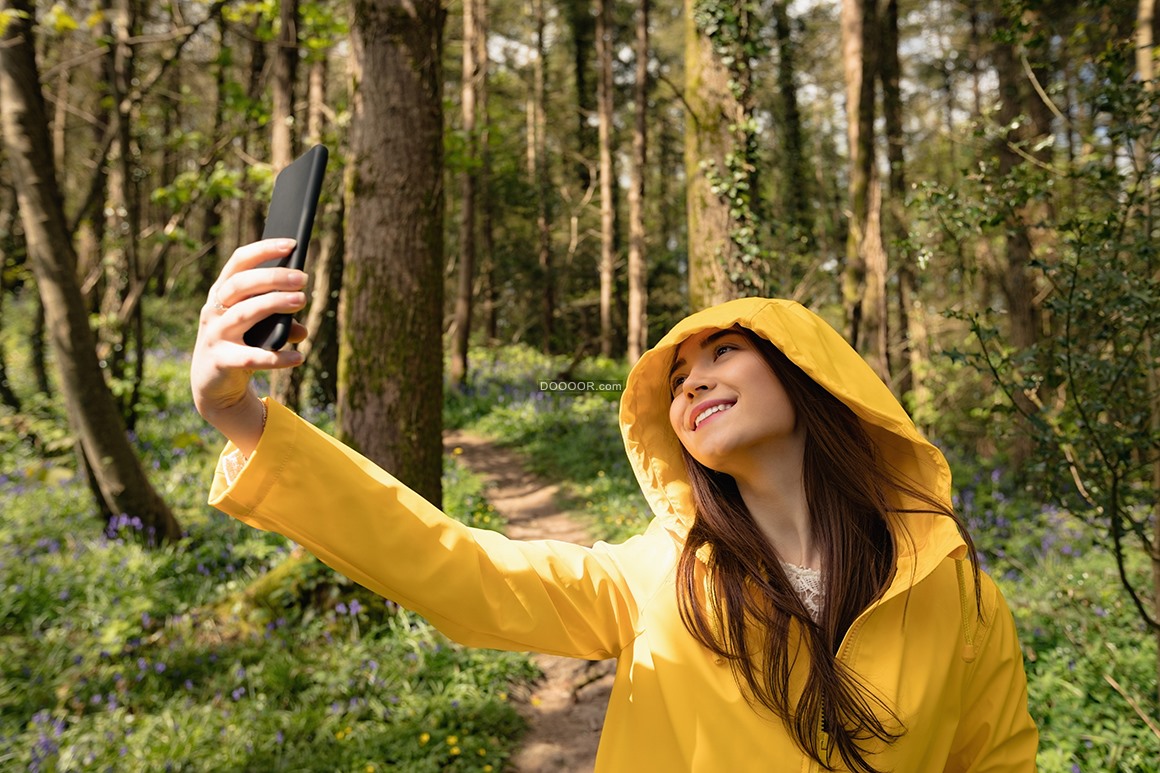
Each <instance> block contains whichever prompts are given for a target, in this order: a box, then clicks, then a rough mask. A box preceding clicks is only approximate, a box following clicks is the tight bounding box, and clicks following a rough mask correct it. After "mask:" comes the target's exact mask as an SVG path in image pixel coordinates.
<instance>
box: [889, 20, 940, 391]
mask: <svg viewBox="0 0 1160 773" xmlns="http://www.w3.org/2000/svg"><path fill="white" fill-rule="evenodd" d="M885 10H886V13H885V16H884V17H883V19H882V34H881V36H880V40H881V42H882V48H881V50H880V52H879V62H878V64H879V68H878V69H879V78H880V80H881V82H882V115H883V118H884V119H885V124H886V158H887V162H888V163H889V166H890V180H889V188H888V190H889V197H888V201H889V205H888V207H887V211H888V212H889V218H888V220H887V223H886V224H885V225H884V226H883V233H884V234H885V235H886V237H887V239H886V240H887V242H888V243H889V244H891V245H892V247H893V251H894V256H895V258H894V263H895V265H896V266H897V267H898V282H897V286H896V296H895V308H897V310H898V358H897V360H895V361H896V362H897V366H896V367H895V368H894V369H893V370H894V371H895V383H894V387H895V391H896V394H898V396H899V397H900V398H901V400H902V403H903V405H905V406H906V407H907V408H908V409H909V410H910V411H911V412H912V413H913V411H914V409H915V407H916V406H915V404H914V395H915V383H914V378H915V375H914V374H915V368H914V364H915V362H914V361H915V357H916V354H915V348H914V345H913V344H912V340H913V339H914V337H915V335H916V333H917V329H915V328H912V326H911V314H912V312H911V308H910V305H911V304H912V303H915V302H916V301H917V299H918V295H917V292H916V287H915V272H914V255H913V254H912V253H911V251H910V248H909V246H908V245H909V244H910V239H909V237H910V224H909V222H908V218H907V215H906V161H905V158H904V156H903V149H904V147H905V145H906V138H905V137H904V136H903V131H902V89H901V87H900V81H901V78H902V65H901V63H900V61H899V59H898V0H887V3H886V9H885ZM952 146H953V144H952Z"/></svg>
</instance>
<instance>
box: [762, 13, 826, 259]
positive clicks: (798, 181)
mask: <svg viewBox="0 0 1160 773" xmlns="http://www.w3.org/2000/svg"><path fill="white" fill-rule="evenodd" d="M771 7H772V11H773V21H774V34H775V36H776V38H777V89H778V95H779V97H780V101H781V115H780V116H779V119H780V122H781V128H782V131H781V135H782V147H783V148H784V153H785V167H786V170H785V177H784V181H785V182H784V185H783V186H782V187H783V190H784V193H783V201H784V206H783V209H784V211H785V213H786V217H787V220H788V226H789V228H788V234H787V236H788V239H789V241H790V242H791V243H792V244H794V245H795V247H796V248H797V249H800V250H802V251H804V252H806V253H810V252H813V251H814V249H815V247H816V239H815V237H814V217H813V212H812V211H811V209H810V202H811V196H810V192H811V190H812V189H813V187H814V186H813V183H812V180H811V179H810V173H809V159H807V158H806V148H805V136H804V134H803V133H802V117H801V110H800V108H799V107H798V98H797V78H796V64H795V61H796V52H795V51H794V43H793V36H792V34H791V28H790V18H789V12H788V11H787V10H786V3H785V2H782V1H781V0H776V1H775V2H773V3H772V4H771Z"/></svg>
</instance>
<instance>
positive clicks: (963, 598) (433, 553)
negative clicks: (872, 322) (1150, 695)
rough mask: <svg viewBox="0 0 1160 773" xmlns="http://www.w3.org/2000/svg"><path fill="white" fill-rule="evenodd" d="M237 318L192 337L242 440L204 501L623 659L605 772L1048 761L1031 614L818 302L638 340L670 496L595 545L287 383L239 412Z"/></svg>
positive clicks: (226, 424) (230, 433)
mask: <svg viewBox="0 0 1160 773" xmlns="http://www.w3.org/2000/svg"><path fill="white" fill-rule="evenodd" d="M255 262H256V261H255ZM232 270H240V271H247V270H249V269H247V268H246V266H245V265H244V264H242V265H239V263H235V264H233V266H232ZM255 281H258V277H257V276H256V275H255ZM261 281H268V282H269V283H270V285H271V289H274V286H275V284H276V282H277V281H279V278H278V277H273V276H271V277H269V278H268V279H266V280H261ZM232 330H233V329H232V328H230V327H229V326H224V325H213V324H210V325H205V326H203V328H202V337H203V340H201V341H199V344H198V347H197V350H196V351H195V354H194V358H193V360H194V361H193V372H194V391H195V394H198V395H199V398H200V399H199V400H198V403H197V404H198V405H199V408H200V409H202V410H203V415H206V416H207V417H208V418H210V419H211V421H213V420H214V419H216V418H218V417H222V416H225V417H228V418H227V420H225V421H221V422H220V423H219V426H220V427H221V428H222V430H223V432H224V433H225V434H226V435H227V437H230V438H231V439H233V438H235V436H236V439H237V440H240V441H241V442H240V444H239V443H231V444H230V445H228V446H227V447H226V449H225V452H224V453H223V462H222V465H221V466H220V467H219V473H218V475H217V476H216V477H215V481H214V486H213V491H212V493H211V502H212V503H213V504H214V505H215V506H217V507H218V508H220V509H222V510H224V511H225V512H227V513H230V514H231V515H233V516H234V517H236V518H238V519H240V520H242V521H244V522H246V523H248V524H250V525H252V526H255V527H257V528H261V529H270V530H276V531H279V532H281V533H283V534H285V535H287V536H289V537H290V538H292V539H294V540H295V541H297V542H298V543H300V544H302V545H303V546H305V547H306V548H308V549H309V550H311V551H312V552H314V553H315V554H316V555H317V556H318V557H319V558H321V559H322V560H323V561H325V562H326V563H328V564H330V565H331V566H333V567H335V568H336V569H338V570H339V571H341V572H343V573H345V574H347V575H348V576H349V577H351V578H352V579H354V580H356V581H357V582H359V583H362V584H363V585H365V586H367V587H368V588H371V589H372V590H374V591H376V592H378V593H381V594H382V595H384V596H387V597H388V598H390V599H392V600H394V601H396V602H398V603H399V604H402V605H404V606H406V607H408V608H411V609H413V610H415V611H417V612H419V613H421V614H423V615H424V616H426V617H427V618H428V620H430V621H431V622H432V623H434V624H435V625H436V626H437V627H438V628H440V629H441V630H442V631H443V632H444V633H446V634H447V635H449V636H450V637H452V638H454V639H456V640H458V641H460V642H462V643H464V644H468V645H472V646H479V647H493V648H501V649H516V650H530V651H537V652H545V653H550V654H558V655H567V656H571V657H578V658H586V659H606V658H615V659H616V660H617V667H616V678H615V683H614V685H613V691H612V695H611V698H610V700H609V707H608V715H607V718H606V721H605V724H604V732H603V735H602V737H601V742H600V749H599V753H598V756H597V762H596V768H597V770H599V771H625V770H639V771H658V772H660V771H664V772H665V773H671V771H682V770H690V771H694V770H695V771H712V772H716V771H722V770H728V771H768V770H770V769H776V770H795V771H796V770H801V771H807V770H808V771H817V770H821V769H822V768H825V769H827V770H837V769H841V770H853V771H865V772H869V771H885V770H897V771H924V772H925V771H976V770H977V771H982V770H987V771H1008V772H1010V773H1015V772H1016V771H1027V770H1033V769H1034V766H1035V762H1034V760H1035V749H1036V742H1037V733H1036V729H1035V726H1034V724H1033V723H1032V721H1031V718H1030V716H1029V715H1028V713H1027V692H1026V680H1025V677H1024V673H1023V664H1022V659H1021V656H1020V651H1019V644H1018V640H1017V638H1016V635H1015V630H1014V624H1013V621H1012V619H1011V615H1010V613H1009V612H1008V610H1007V607H1006V605H1005V603H1004V601H1003V599H1002V597H1001V595H1000V594H999V592H998V590H997V589H996V587H995V585H994V583H992V582H991V581H990V579H989V578H987V577H986V575H985V574H983V573H982V572H980V571H979V570H978V568H977V565H976V564H975V560H974V550H973V547H972V545H971V541H970V539H969V537H968V536H967V534H966V533H965V531H964V530H963V529H962V526H961V524H960V523H959V521H958V519H957V518H956V517H955V515H954V512H953V510H952V508H951V505H950V472H949V469H948V467H947V464H946V461H945V460H944V459H943V457H942V455H941V454H940V453H939V452H938V450H937V449H935V448H934V446H932V445H931V444H930V443H928V442H927V441H926V440H925V439H923V438H922V437H921V436H920V435H919V434H918V432H917V431H916V429H915V427H914V424H913V423H912V422H911V421H910V419H909V418H908V417H907V416H906V413H905V412H904V411H903V410H902V407H901V406H900V405H899V404H898V402H897V401H896V400H895V399H894V397H893V396H892V395H891V394H890V391H889V390H888V389H887V388H886V387H885V386H884V385H883V384H882V382H881V381H880V380H879V379H878V378H877V377H876V376H875V375H874V373H873V372H872V371H871V370H870V369H869V367H868V366H867V365H866V364H865V363H864V362H863V361H862V360H861V358H860V357H859V356H858V355H857V353H855V352H854V351H853V350H852V349H850V347H849V346H847V345H846V343H845V342H844V341H843V340H842V338H841V336H839V335H838V334H837V333H836V332H835V331H834V330H833V329H832V328H830V327H829V326H828V325H826V324H825V322H823V321H822V320H821V319H820V318H818V317H816V316H815V315H813V314H812V313H810V312H809V311H807V310H806V309H804V308H802V307H801V306H799V305H797V304H795V303H791V302H788V301H775V300H765V299H746V300H740V301H733V302H731V303H727V304H724V305H721V306H718V307H714V308H712V309H708V310H706V311H703V312H700V313H698V314H694V315H693V316H691V317H689V318H687V319H685V320H684V321H682V322H681V323H679V324H678V325H677V326H676V327H675V328H674V329H673V330H672V331H671V332H670V333H669V334H668V335H667V336H666V337H665V338H664V339H663V340H661V341H660V342H659V343H658V344H657V345H656V346H655V347H654V348H653V349H652V350H651V351H649V352H647V353H645V354H644V355H643V356H642V357H641V359H640V360H639V362H638V363H637V365H636V366H635V367H634V368H633V370H632V373H631V374H630V375H629V378H628V381H627V383H626V385H625V390H624V395H623V398H622V400H621V410H620V420H621V430H622V434H623V437H624V441H625V447H626V450H627V453H628V457H629V460H630V462H631V464H632V466H633V469H634V471H635V473H636V476H637V479H638V481H639V482H640V485H641V488H642V490H643V491H644V494H645V497H646V499H647V500H648V502H649V504H650V506H651V508H652V510H653V513H654V516H655V517H654V519H653V521H652V523H651V524H650V526H649V528H648V530H647V531H646V532H645V533H644V534H642V535H639V536H636V537H633V538H631V539H629V540H627V541H626V542H624V543H622V544H616V545H610V544H605V543H597V544H596V545H594V546H592V547H583V546H579V545H573V544H568V543H562V542H556V541H551V540H538V541H532V542H521V541H517V540H511V539H508V538H506V537H504V536H502V535H499V534H497V533H494V532H486V531H479V530H475V529H471V528H468V527H466V526H464V525H463V524H460V523H458V522H456V521H453V520H452V519H450V518H448V517H447V516H445V515H444V514H443V513H441V512H439V511H438V509H437V508H435V507H434V506H432V505H431V504H430V503H428V502H426V501H424V500H423V499H422V498H421V497H419V496H418V495H417V494H415V493H414V492H413V491H411V490H410V489H408V488H407V487H406V486H404V485H403V484H401V483H400V482H399V481H398V480H396V479H395V478H394V477H392V476H391V475H390V474H389V473H387V472H384V471H383V470H381V469H379V468H378V467H376V466H375V465H374V464H372V463H371V462H369V461H368V460H366V459H365V458H363V457H361V456H359V455H358V454H357V453H355V452H354V451H352V450H351V449H349V448H346V447H345V446H343V445H342V444H341V443H339V442H338V441H336V440H334V439H333V438H330V437H328V436H326V435H325V434H323V433H322V432H320V431H319V430H317V429H315V428H314V427H312V426H310V425H309V424H307V423H306V422H304V421H302V420H301V419H299V418H298V417H297V416H295V415H293V414H292V413H291V412H290V411H288V410H286V409H285V408H282V407H281V406H279V405H278V404H277V403H274V402H271V401H267V402H266V403H265V407H266V411H265V418H263V411H261V410H256V409H255V410H249V411H231V410H230V406H228V405H223V404H221V401H220V399H218V398H216V397H215V395H217V396H220V395H223V394H231V395H235V396H236V395H237V391H236V390H237V389H238V388H239V386H244V385H245V380H246V378H248V375H243V373H244V371H242V370H240V366H239V365H238V364H237V363H236V362H234V361H231V360H229V359H228V358H226V357H225V355H222V356H221V357H219V356H218V355H217V354H216V352H219V351H221V352H225V353H227V354H228V353H230V352H231V351H233V352H235V353H236V349H233V348H232V347H229V346H224V347H223V346H222V345H221V344H222V343H223V341H222V340H221V339H223V338H225V339H227V340H230V339H232V337H233V336H234V333H233V332H232ZM279 364H280V365H282V366H289V365H292V364H293V363H289V362H284V363H279ZM235 399H244V400H249V401H252V402H251V404H253V403H256V398H253V397H252V396H250V397H242V398H237V397H235ZM258 407H259V408H260V407H261V406H258ZM239 445H240V446H241V447H239ZM231 460H235V461H236V467H237V468H238V471H237V474H236V476H234V475H231V476H229V478H227V475H226V472H225V471H226V469H227V468H228V467H229V466H230V463H231Z"/></svg>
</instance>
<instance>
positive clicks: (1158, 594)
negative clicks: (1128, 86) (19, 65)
mask: <svg viewBox="0 0 1160 773" xmlns="http://www.w3.org/2000/svg"><path fill="white" fill-rule="evenodd" d="M1155 15H1156V3H1155V0H1139V3H1138V5H1137V11H1136V72H1137V73H1138V74H1139V76H1140V83H1142V84H1143V85H1144V89H1145V91H1146V92H1148V93H1149V94H1151V93H1152V92H1154V91H1155V89H1156V60H1155V37H1154V29H1153V24H1154V21H1155ZM1157 129H1158V127H1157V126H1156V125H1155V124H1152V125H1150V126H1148V127H1147V131H1146V132H1144V134H1143V136H1141V137H1140V138H1139V139H1137V140H1136V147H1135V155H1136V164H1137V168H1138V170H1139V171H1140V173H1141V174H1142V175H1143V179H1142V180H1141V184H1142V187H1143V189H1144V190H1145V191H1147V192H1148V193H1147V194H1145V196H1144V206H1145V212H1144V213H1143V215H1144V217H1145V219H1146V222H1147V223H1148V224H1149V228H1148V231H1147V232H1148V233H1151V232H1152V228H1151V225H1152V218H1153V216H1154V213H1153V211H1152V206H1151V204H1152V194H1151V191H1152V174H1151V172H1150V170H1151V161H1150V159H1149V157H1148V156H1149V153H1148V148H1149V145H1150V144H1151V143H1150V142H1149V135H1150V134H1152V133H1154V132H1156V131H1157ZM1152 268H1155V267H1154V266H1152ZM1154 346H1155V341H1154V340H1153V337H1152V336H1151V335H1148V336H1147V337H1146V338H1145V341H1144V351H1145V352H1147V354H1148V360H1147V367H1148V393H1149V395H1151V398H1150V399H1149V405H1148V410H1149V413H1150V416H1149V418H1150V424H1151V429H1152V433H1153V435H1154V436H1155V437H1160V372H1158V371H1157V369H1156V368H1155V366H1154V364H1155V362H1156V360H1155V357H1154V355H1153V352H1154V348H1153V347H1154ZM1152 497H1153V501H1152V555H1151V556H1150V559H1151V562H1152V614H1153V619H1155V620H1160V458H1158V459H1155V460H1154V461H1153V462H1152ZM1155 634H1156V643H1157V645H1160V630H1157V631H1156V632H1155ZM1156 677H1157V682H1156V692H1157V697H1158V698H1160V649H1158V650H1157V653H1156Z"/></svg>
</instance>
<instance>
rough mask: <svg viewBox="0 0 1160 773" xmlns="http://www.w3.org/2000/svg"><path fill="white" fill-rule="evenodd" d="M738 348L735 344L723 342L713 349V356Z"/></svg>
mask: <svg viewBox="0 0 1160 773" xmlns="http://www.w3.org/2000/svg"><path fill="white" fill-rule="evenodd" d="M736 348H737V347H736V346H734V345H733V344H721V345H720V346H718V347H717V348H716V349H714V350H713V356H714V357H720V356H721V355H722V354H724V353H725V352H729V351H732V350H734V349H736Z"/></svg>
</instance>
